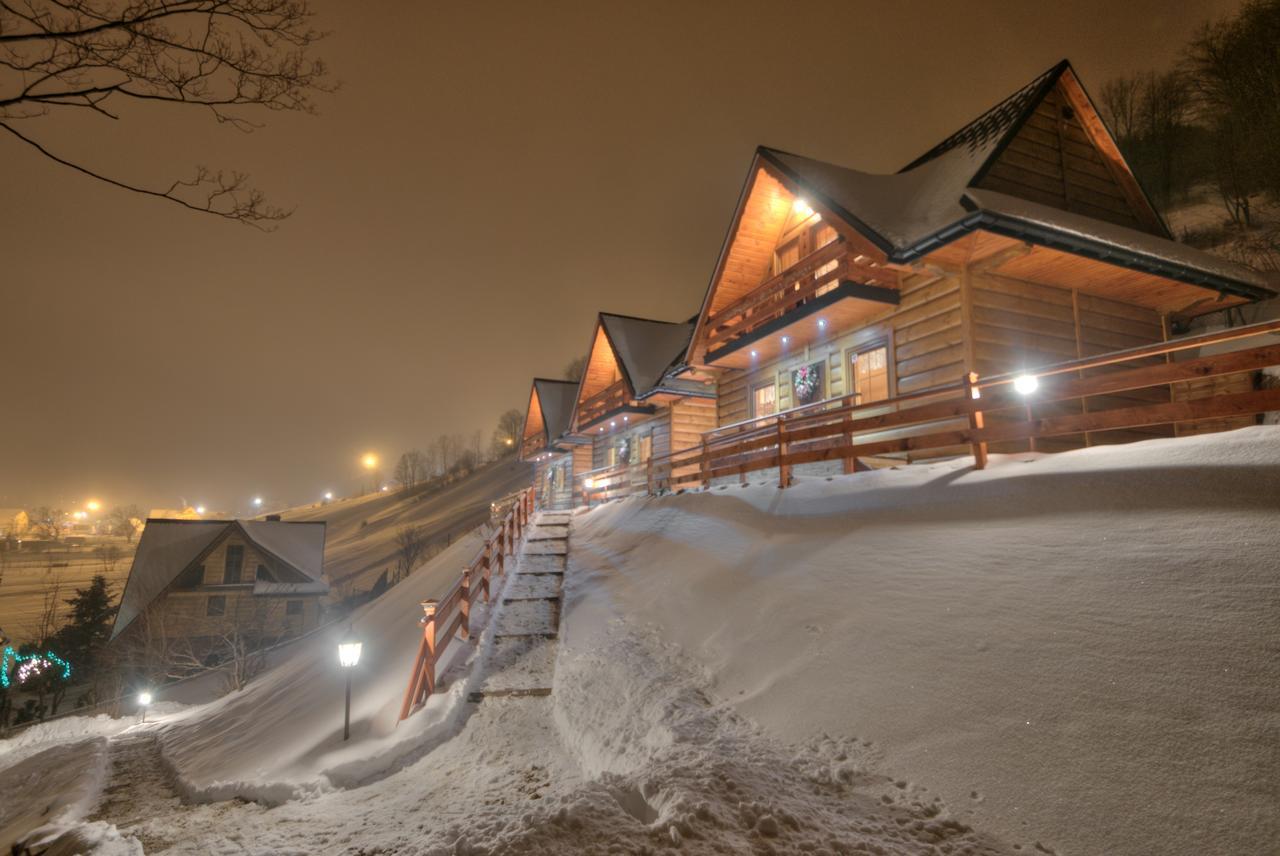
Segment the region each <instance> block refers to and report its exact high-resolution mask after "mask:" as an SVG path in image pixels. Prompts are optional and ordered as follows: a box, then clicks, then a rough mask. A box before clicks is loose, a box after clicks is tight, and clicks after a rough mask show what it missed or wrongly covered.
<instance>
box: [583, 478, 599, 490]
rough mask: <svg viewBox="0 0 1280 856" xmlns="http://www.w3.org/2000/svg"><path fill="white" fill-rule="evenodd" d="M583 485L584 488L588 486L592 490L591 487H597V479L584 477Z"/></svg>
mask: <svg viewBox="0 0 1280 856" xmlns="http://www.w3.org/2000/svg"><path fill="white" fill-rule="evenodd" d="M582 486H583V487H584V488H586V489H587V490H591V488H593V487H595V486H596V480H595V479H583V480H582Z"/></svg>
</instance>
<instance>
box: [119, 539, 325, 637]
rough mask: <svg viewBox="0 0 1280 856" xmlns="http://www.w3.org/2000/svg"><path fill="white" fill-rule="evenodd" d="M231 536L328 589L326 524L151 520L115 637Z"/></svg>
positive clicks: (122, 601)
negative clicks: (234, 534) (187, 570)
mask: <svg viewBox="0 0 1280 856" xmlns="http://www.w3.org/2000/svg"><path fill="white" fill-rule="evenodd" d="M232 532H239V533H240V534H241V535H242V536H243V537H244V538H245V540H246V541H248V542H249V543H250V544H252V545H253V546H254V547H256V548H258V549H259V550H261V551H262V552H263V553H266V554H267V555H269V556H271V557H273V558H275V559H277V560H279V561H281V562H283V563H285V564H286V565H288V566H289V567H291V568H293V569H295V570H297V571H298V572H299V573H301V574H302V575H304V576H305V577H306V578H307V579H308V580H310V581H311V582H312V583H316V584H319V585H322V586H323V585H324V575H323V568H324V540H325V524H324V522H323V521H316V522H292V521H280V520H165V519H160V520H157V519H149V520H147V525H146V528H145V529H143V530H142V537H141V538H140V539H139V540H138V550H137V552H136V553H135V554H134V557H133V567H132V568H130V570H129V579H128V581H127V582H126V583H125V588H124V594H123V595H121V597H120V608H119V609H118V610H117V611H116V619H115V624H114V625H113V627H112V629H111V638H112V639H114V638H116V637H117V636H119V635H120V633H122V632H123V631H124V630H125V628H127V627H128V626H129V625H130V624H131V623H132V622H133V620H134V619H136V618H137V617H138V616H139V615H141V614H142V612H143V611H144V610H146V608H147V607H148V606H149V605H150V604H151V602H152V601H154V600H155V599H156V598H157V597H159V596H160V594H161V593H163V592H164V590H165V589H166V588H168V587H169V585H170V584H171V583H172V582H173V581H174V580H175V579H177V577H178V575H179V574H181V573H182V572H183V571H185V570H186V569H187V568H189V567H190V566H191V564H192V563H193V562H195V561H196V560H197V559H199V558H201V557H202V556H204V555H205V554H206V553H207V552H208V550H209V549H210V548H212V547H213V546H214V545H216V544H217V542H218V541H220V540H221V539H222V538H224V537H226V536H228V535H229V534H231V533H232ZM311 588H312V589H315V588H316V587H315V586H312V587H311ZM325 589H327V586H325ZM321 591H323V590H321Z"/></svg>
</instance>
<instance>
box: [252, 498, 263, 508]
mask: <svg viewBox="0 0 1280 856" xmlns="http://www.w3.org/2000/svg"><path fill="white" fill-rule="evenodd" d="M253 507H254V508H261V507H262V497H260V496H255V497H254V498H253Z"/></svg>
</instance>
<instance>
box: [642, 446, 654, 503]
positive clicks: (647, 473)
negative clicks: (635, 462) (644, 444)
mask: <svg viewBox="0 0 1280 856" xmlns="http://www.w3.org/2000/svg"><path fill="white" fill-rule="evenodd" d="M644 492H645V493H646V494H648V495H649V496H653V452H652V446H651V447H650V452H649V459H648V460H647V461H645V465H644Z"/></svg>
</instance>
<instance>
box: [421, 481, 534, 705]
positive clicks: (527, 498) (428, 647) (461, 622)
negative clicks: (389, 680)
mask: <svg viewBox="0 0 1280 856" xmlns="http://www.w3.org/2000/svg"><path fill="white" fill-rule="evenodd" d="M535 505H536V497H535V495H534V490H533V488H532V487H529V488H526V489H525V490H522V491H520V493H519V494H518V495H517V497H516V500H515V502H513V503H512V504H511V507H510V508H509V509H507V513H506V514H505V515H504V516H503V518H502V521H501V522H500V523H499V524H498V526H497V528H496V529H495V530H494V531H493V533H492V534H491V535H490V536H489V537H488V538H486V539H485V542H484V546H483V547H481V548H480V550H479V551H478V552H477V553H476V556H475V558H474V559H472V560H471V561H470V562H469V563H468V564H467V565H466V566H464V567H463V569H462V576H461V577H459V579H458V581H457V582H456V583H454V585H453V588H451V589H450V590H449V592H448V594H446V595H445V596H444V597H442V598H440V599H439V600H424V601H422V602H421V606H422V612H423V616H422V618H420V619H418V623H419V624H421V625H422V641H421V642H420V643H419V645H418V655H417V657H416V658H415V659H414V662H413V671H412V672H411V673H410V675H409V686H408V687H407V688H406V689H405V694H404V702H403V703H402V704H401V705H400V717H399V719H397V722H399V721H400V720H403V719H405V718H407V717H408V716H409V714H411V713H412V712H413V711H414V709H415V708H416V707H417V706H419V705H421V704H423V703H424V702H426V700H427V697H428V696H429V695H431V694H432V693H433V692H435V690H436V664H437V663H439V662H440V660H441V658H442V657H443V656H444V653H445V651H446V650H447V649H448V647H449V644H450V643H451V642H453V641H454V639H459V640H461V641H464V642H465V641H466V640H467V639H469V638H471V607H472V605H473V604H474V603H475V601H476V598H477V597H482V598H484V602H485V603H488V602H489V592H490V587H491V580H492V578H493V576H495V575H496V576H498V577H501V576H502V575H503V574H504V573H505V572H506V562H507V559H508V557H512V556H514V555H515V551H516V547H517V546H518V545H519V543H520V541H521V539H522V538H523V537H524V530H525V528H526V527H527V526H528V525H529V518H530V516H531V515H532V514H533V512H534V509H535Z"/></svg>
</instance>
